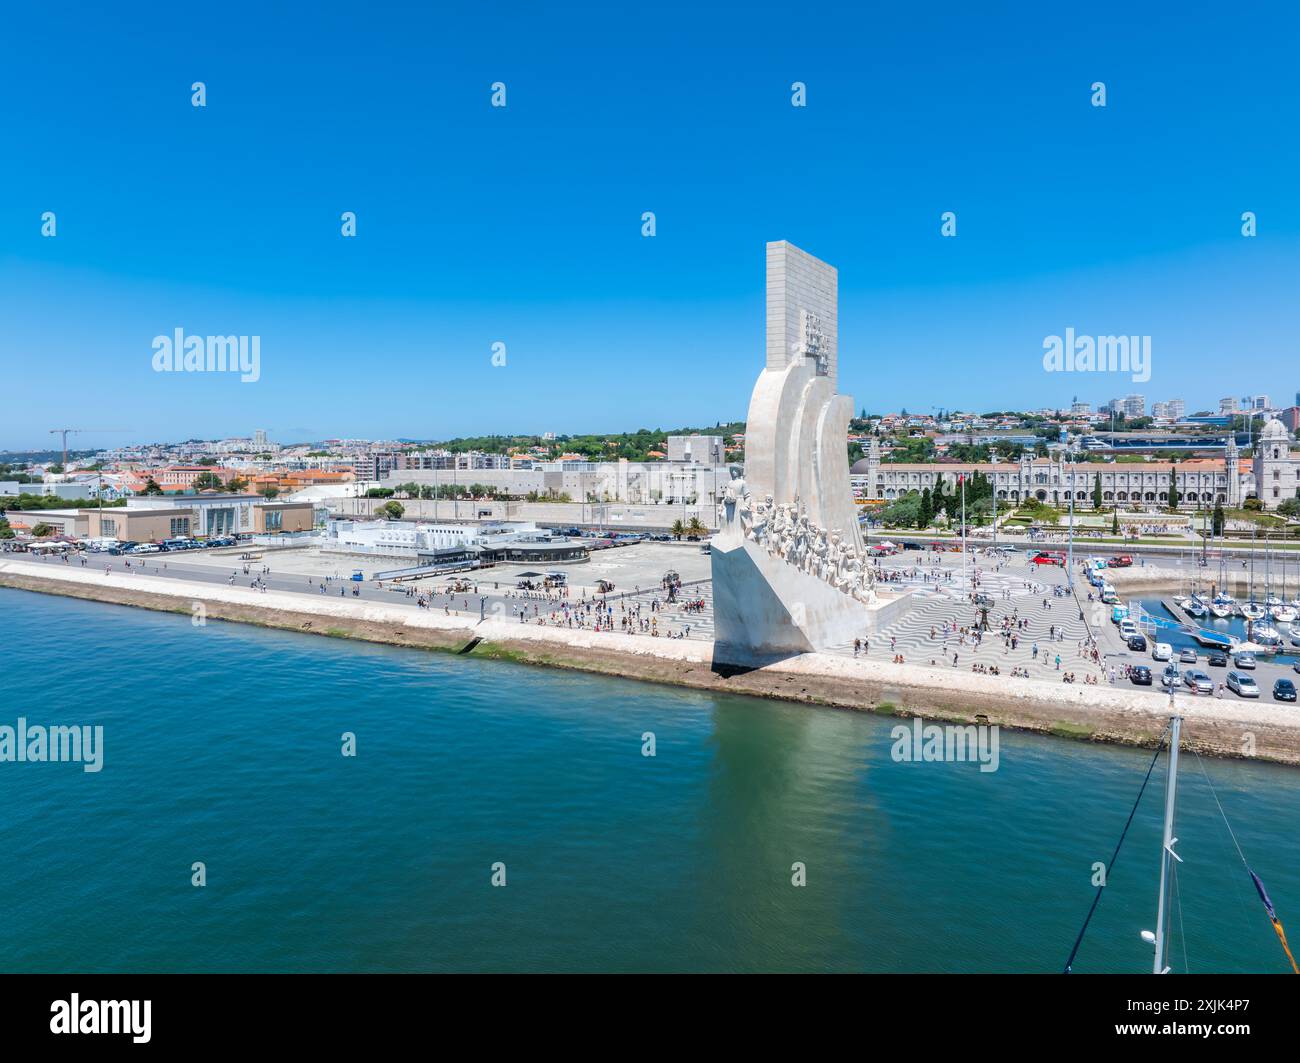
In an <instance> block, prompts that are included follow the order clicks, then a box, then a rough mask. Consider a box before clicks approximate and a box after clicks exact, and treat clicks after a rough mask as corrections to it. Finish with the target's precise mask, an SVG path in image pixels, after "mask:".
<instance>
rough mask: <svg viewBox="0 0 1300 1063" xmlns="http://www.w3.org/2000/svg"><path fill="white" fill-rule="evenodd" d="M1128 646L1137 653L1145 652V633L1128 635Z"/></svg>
mask: <svg viewBox="0 0 1300 1063" xmlns="http://www.w3.org/2000/svg"><path fill="white" fill-rule="evenodd" d="M1128 648H1129V649H1130V650H1137V651H1138V652H1139V653H1145V652H1146V649H1147V637H1146V636H1145V635H1130V636H1129V637H1128Z"/></svg>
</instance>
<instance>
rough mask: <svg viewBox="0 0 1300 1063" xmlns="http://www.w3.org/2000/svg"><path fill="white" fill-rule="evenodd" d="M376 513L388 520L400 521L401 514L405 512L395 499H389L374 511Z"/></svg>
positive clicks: (404, 508) (403, 507)
mask: <svg viewBox="0 0 1300 1063" xmlns="http://www.w3.org/2000/svg"><path fill="white" fill-rule="evenodd" d="M376 512H377V513H382V514H384V516H386V517H387V518H388V519H389V520H401V519H402V514H403V513H405V512H406V507H405V506H404V505H402V503H400V502H399V501H397V499H395V498H390V499H389V500H388V501H387V502H385V503H384V504H383V505H382V506H380V507H379V509H378V510H376Z"/></svg>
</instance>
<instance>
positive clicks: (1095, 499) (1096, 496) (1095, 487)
mask: <svg viewBox="0 0 1300 1063" xmlns="http://www.w3.org/2000/svg"><path fill="white" fill-rule="evenodd" d="M1092 508H1093V509H1101V473H1097V475H1096V476H1095V477H1093V480H1092Z"/></svg>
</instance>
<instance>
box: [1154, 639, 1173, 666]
mask: <svg viewBox="0 0 1300 1063" xmlns="http://www.w3.org/2000/svg"><path fill="white" fill-rule="evenodd" d="M1173 655H1174V648H1173V647H1172V646H1171V645H1169V643H1167V642H1157V643H1156V645H1155V648H1154V649H1153V650H1152V651H1151V658H1152V660H1156V661H1167V660H1169V659H1170V658H1171V657H1173Z"/></svg>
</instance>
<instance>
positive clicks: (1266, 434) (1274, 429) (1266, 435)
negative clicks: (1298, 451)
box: [1259, 417, 1290, 441]
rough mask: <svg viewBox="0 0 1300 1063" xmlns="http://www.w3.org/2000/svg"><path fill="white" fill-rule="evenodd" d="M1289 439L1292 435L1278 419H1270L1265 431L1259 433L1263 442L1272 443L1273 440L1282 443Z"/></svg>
mask: <svg viewBox="0 0 1300 1063" xmlns="http://www.w3.org/2000/svg"><path fill="white" fill-rule="evenodd" d="M1289 437H1290V433H1289V432H1288V431H1287V430H1286V425H1284V424H1283V423H1282V422H1281V421H1279V420H1278V419H1277V418H1276V417H1270V418H1269V419H1268V424H1266V425H1265V426H1264V428H1263V430H1262V431H1261V432H1260V433H1259V438H1260V439H1261V440H1266V441H1271V440H1279V441H1282V440H1286V439H1288V438H1289Z"/></svg>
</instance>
